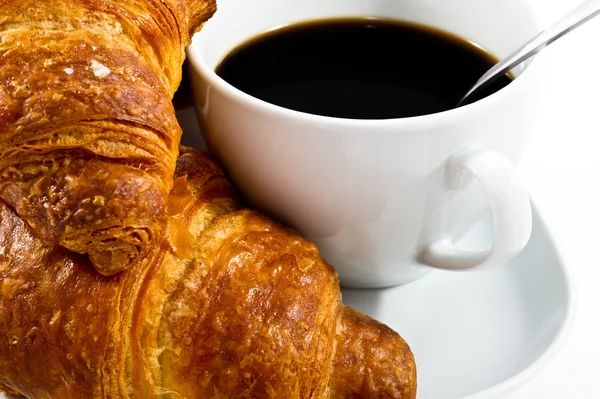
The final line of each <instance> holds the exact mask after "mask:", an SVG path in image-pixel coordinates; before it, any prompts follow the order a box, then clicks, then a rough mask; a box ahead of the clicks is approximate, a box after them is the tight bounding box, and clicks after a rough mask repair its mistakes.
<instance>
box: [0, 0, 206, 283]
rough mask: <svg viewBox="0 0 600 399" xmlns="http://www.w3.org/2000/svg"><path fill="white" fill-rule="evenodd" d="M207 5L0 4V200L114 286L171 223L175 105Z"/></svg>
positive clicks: (138, 1)
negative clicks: (113, 277)
mask: <svg viewBox="0 0 600 399" xmlns="http://www.w3.org/2000/svg"><path fill="white" fill-rule="evenodd" d="M215 7H216V6H215V2H214V0H129V1H109V0H0V198H1V199H3V200H4V201H5V202H7V203H8V204H10V205H11V206H12V207H13V208H14V209H15V210H16V211H17V213H18V214H19V215H20V216H21V218H23V219H24V220H25V221H26V222H27V223H28V224H29V225H30V226H31V227H33V228H34V230H35V231H36V232H37V233H38V234H39V236H40V237H41V238H42V239H43V240H44V241H45V242H46V243H48V244H53V245H54V244H60V245H62V246H64V247H66V248H68V249H70V250H72V251H75V252H79V253H86V254H88V255H89V256H90V259H91V261H92V263H93V264H94V266H95V267H96V268H97V269H98V271H100V272H101V273H102V274H105V275H111V274H114V273H117V272H119V271H121V270H124V269H126V268H128V267H131V265H133V264H134V263H135V262H137V261H140V260H142V259H144V257H145V255H146V253H147V248H150V247H152V246H154V245H156V244H157V243H158V241H160V239H161V238H162V236H163V235H164V230H165V228H166V222H167V220H166V219H167V210H166V207H167V204H166V200H167V196H168V194H169V191H170V189H171V187H172V177H173V172H174V168H175V162H176V159H177V151H178V145H179V141H180V137H181V129H180V128H179V126H178V124H177V120H176V118H175V113H174V111H173V106H172V104H171V98H172V96H173V93H174V92H175V90H176V89H177V87H178V85H179V82H180V80H181V65H182V63H183V60H184V58H185V46H186V45H187V44H188V43H189V41H190V37H191V34H193V33H194V32H195V31H196V30H197V29H199V28H200V26H201V25H202V23H203V22H204V21H205V20H206V19H208V18H209V17H210V16H211V15H212V13H213V12H214V11H215Z"/></svg>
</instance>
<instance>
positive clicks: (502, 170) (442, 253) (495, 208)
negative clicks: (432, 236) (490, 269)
mask: <svg viewBox="0 0 600 399" xmlns="http://www.w3.org/2000/svg"><path fill="white" fill-rule="evenodd" d="M469 175H471V176H473V177H474V178H475V179H477V180H478V181H479V183H480V184H481V187H482V188H483V190H484V192H485V193H486V195H487V198H488V201H489V203H490V206H491V210H492V216H493V223H494V239H493V243H492V247H491V248H490V249H489V250H487V251H482V252H474V251H464V250H460V249H458V248H457V247H456V246H455V245H454V244H453V243H452V241H451V239H450V238H442V239H440V240H437V241H435V242H433V243H432V244H429V245H428V246H426V247H425V248H423V249H422V250H421V252H420V262H421V263H423V264H426V265H428V266H433V267H436V268H439V269H451V270H461V269H470V268H474V267H482V266H485V265H488V264H491V263H496V262H498V261H503V260H507V259H510V258H512V257H513V256H515V255H517V254H518V253H519V252H521V251H522V250H523V248H525V246H526V245H527V242H528V241H529V237H530V235H531V228H532V225H531V224H532V215H531V203H530V201H529V195H528V194H527V191H526V190H525V188H524V186H523V185H522V183H521V182H520V180H519V178H518V177H517V173H516V170H515V167H514V166H513V165H512V163H511V162H510V161H509V160H508V159H506V157H504V156H503V155H501V154H500V153H498V152H496V151H490V150H477V149H467V150H463V151H460V152H458V153H457V154H455V155H452V156H451V157H450V158H449V159H448V161H447V162H446V165H445V167H444V169H443V176H442V178H443V184H444V186H445V188H446V189H447V190H461V189H464V188H466V187H465V186H466V179H465V177H468V176H469Z"/></svg>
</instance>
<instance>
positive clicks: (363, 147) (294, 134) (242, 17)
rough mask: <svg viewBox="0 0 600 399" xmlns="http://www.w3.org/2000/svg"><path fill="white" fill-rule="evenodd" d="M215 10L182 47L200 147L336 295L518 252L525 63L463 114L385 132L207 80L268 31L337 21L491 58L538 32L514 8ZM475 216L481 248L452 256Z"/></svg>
mask: <svg viewBox="0 0 600 399" xmlns="http://www.w3.org/2000/svg"><path fill="white" fill-rule="evenodd" d="M218 6H219V9H218V11H217V13H216V14H215V16H214V17H213V18H212V19H211V20H210V21H209V22H208V23H207V24H206V25H205V27H204V28H203V30H202V31H201V32H200V33H198V34H197V35H195V37H194V38H193V42H192V44H191V46H190V47H189V49H188V56H189V60H190V64H191V81H192V85H193V89H194V96H195V101H196V111H197V115H198V117H199V121H200V126H201V129H202V132H203V136H204V140H205V142H206V143H207V145H208V148H209V149H211V150H212V151H213V152H214V153H215V154H216V155H217V157H218V159H219V160H220V161H221V163H222V164H223V166H224V167H225V169H226V170H227V172H228V173H229V175H230V177H231V178H232V179H233V181H234V183H235V184H236V185H237V187H238V188H239V189H240V190H241V192H242V194H243V195H244V196H245V197H246V198H247V199H248V200H249V201H250V203H251V204H252V205H254V206H256V207H257V208H258V209H260V210H263V211H266V212H268V213H269V214H271V215H273V216H274V217H276V218H278V219H279V220H282V221H283V222H285V223H287V224H289V225H291V226H293V227H295V228H297V229H298V230H299V231H300V232H301V233H302V234H304V235H305V236H306V237H307V238H309V239H310V240H312V241H313V242H315V243H316V244H317V245H318V247H319V249H320V251H321V253H322V254H323V256H324V257H325V259H326V260H327V261H328V262H329V263H331V264H332V265H334V266H335V267H336V268H337V270H338V272H339V275H340V281H341V283H342V285H343V286H346V287H365V288H372V287H385V286H393V285H398V284H403V283H406V282H409V281H412V280H414V279H416V278H418V277H420V276H423V275H424V274H425V273H427V271H429V270H432V269H431V267H434V268H441V269H454V270H456V269H472V268H481V267H483V266H487V265H491V264H495V263H499V262H501V261H503V260H506V259H507V258H510V257H512V256H514V255H516V254H517V253H519V252H520V251H521V250H522V249H523V248H524V247H525V245H526V244H527V241H528V240H529V236H530V232H531V207H530V203H529V198H528V195H527V193H526V191H525V189H524V188H523V186H522V184H521V183H520V182H519V179H518V177H517V175H516V172H515V168H514V166H513V165H514V163H515V162H517V161H518V159H519V157H520V155H521V153H522V151H523V150H524V148H525V146H526V143H527V141H528V137H529V133H530V131H531V130H532V127H533V125H534V123H535V120H536V113H537V112H536V111H537V104H538V102H539V99H540V97H541V95H542V94H541V93H542V88H543V85H542V80H543V78H542V74H541V69H540V68H539V65H538V64H539V63H538V62H536V61H535V60H534V61H533V62H531V63H530V64H529V65H527V66H523V67H520V68H518V69H517V70H516V71H514V73H515V75H517V78H516V79H515V81H514V82H512V83H511V84H510V85H509V86H507V87H506V88H504V89H502V90H500V91H499V92H497V93H495V94H493V95H492V96H489V97H487V98H485V99H483V100H481V101H479V102H477V103H475V104H472V105H468V106H465V107H462V108H459V109H454V110H450V111H446V112H442V113H438V114H432V115H426V116H419V117H413V118H402V119H388V120H352V119H340V118H330V117H323V116H316V115H310V114H306V113H301V112H296V111H292V110H289V109H285V108H281V107H278V106H275V105H271V104H268V103H266V102H263V101H261V100H258V99H256V98H254V97H251V96H249V95H247V94H244V93H243V92H241V91H239V90H237V89H235V88H234V87H232V86H231V85H229V84H228V83H226V82H225V81H223V80H222V79H221V78H220V77H218V76H217V75H216V74H215V73H214V68H215V67H216V66H217V65H218V63H219V62H220V61H221V60H222V59H223V58H224V57H225V56H226V55H227V54H228V52H229V51H230V50H232V49H233V48H235V47H236V46H237V45H238V44H240V43H242V42H244V41H245V40H246V39H248V38H251V37H253V36H255V35H257V34H260V33H262V32H264V31H266V30H268V29H271V28H273V27H277V26H280V25H283V24H289V23H293V22H298V21H305V20H311V19H320V18H327V17H343V16H372V17H384V18H396V19H402V20H409V21H415V22H419V23H423V24H426V25H431V26H435V27H438V28H441V29H444V30H446V31H450V32H453V33H455V34H458V35H459V36H461V37H463V38H466V39H469V40H471V41H473V42H475V43H477V44H479V45H481V46H483V47H484V48H485V49H487V50H488V51H489V52H491V53H492V54H493V55H495V56H497V57H502V56H505V55H507V54H508V53H510V52H511V50H513V49H514V48H516V47H517V46H518V45H519V44H521V43H522V42H524V41H525V40H526V39H528V38H530V37H531V36H533V35H534V34H535V33H536V32H538V31H539V29H540V27H539V26H538V23H537V21H536V19H535V17H534V15H533V12H532V10H531V9H530V7H529V6H528V4H527V2H526V1H525V0H503V1H497V0H277V1H273V0H222V1H220V2H219V4H218ZM356 56H357V57H360V56H361V55H360V53H357V54H356ZM447 62H448V63H450V62H453V60H447ZM439 67H440V68H444V65H443V64H442V65H439ZM486 210H491V213H492V215H493V222H494V225H493V230H494V231H493V237H494V238H493V242H492V243H490V248H489V249H483V250H478V251H467V250H464V249H461V248H457V247H456V246H455V245H454V242H455V241H456V240H457V239H458V238H460V237H461V236H462V235H464V234H465V233H466V232H467V231H468V230H469V229H470V228H471V227H472V226H473V225H474V224H475V223H476V222H477V221H478V220H479V219H480V218H481V217H482V216H483V215H484V214H485V213H486Z"/></svg>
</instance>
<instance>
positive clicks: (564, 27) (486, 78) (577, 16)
mask: <svg viewBox="0 0 600 399" xmlns="http://www.w3.org/2000/svg"><path fill="white" fill-rule="evenodd" d="M598 15H600V0H587V1H584V2H583V3H582V4H581V5H580V6H579V7H577V8H575V9H574V10H572V11H571V12H569V13H568V14H566V15H565V16H563V17H562V18H561V19H559V20H558V21H556V22H555V23H554V24H552V25H551V26H550V27H549V28H547V29H545V30H543V31H542V32H540V33H539V34H538V35H537V36H535V37H533V38H532V39H531V40H529V41H528V42H527V43H525V44H523V45H522V46H521V47H519V48H518V49H516V50H515V51H514V52H513V53H512V54H510V55H508V56H507V57H505V58H504V59H502V60H501V61H499V62H498V63H497V64H496V65H494V66H493V67H492V68H490V70H488V71H487V72H486V73H485V75H483V76H482V77H481V78H479V80H478V81H477V82H476V83H475V85H474V86H473V87H471V89H470V90H469V91H468V92H467V94H465V95H464V96H463V98H461V100H460V101H459V102H458V106H461V105H462V104H464V103H465V100H467V99H468V98H469V97H470V96H471V95H472V94H474V93H475V92H477V91H478V90H479V89H480V88H481V87H482V86H484V85H485V84H486V83H489V82H491V81H492V80H494V79H496V78H498V77H500V76H502V75H505V74H506V73H508V72H509V71H510V70H511V69H513V68H514V67H516V66H517V65H519V64H520V63H522V62H523V61H526V60H527V59H529V58H531V57H533V56H534V55H536V54H537V53H539V52H540V51H542V50H543V49H544V48H546V47H547V46H549V45H550V44H552V43H554V42H555V41H556V40H558V39H560V38H561V37H563V36H564V35H566V34H567V33H569V32H571V31H573V30H574V29H575V28H577V27H579V26H581V25H583V24H584V23H586V22H587V21H589V20H590V19H592V18H594V17H596V16H598Z"/></svg>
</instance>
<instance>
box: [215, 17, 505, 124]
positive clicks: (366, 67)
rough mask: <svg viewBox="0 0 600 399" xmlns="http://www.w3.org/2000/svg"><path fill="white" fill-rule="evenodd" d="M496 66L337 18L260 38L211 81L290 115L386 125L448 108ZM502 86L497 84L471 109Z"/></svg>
mask: <svg viewBox="0 0 600 399" xmlns="http://www.w3.org/2000/svg"><path fill="white" fill-rule="evenodd" d="M496 62H497V60H496V59H495V58H494V57H493V56H491V55H490V54H488V53H486V52H485V51H484V50H482V49H481V48H480V47H478V46H476V45H475V44H473V43H471V42H469V41H467V40H465V39H462V38H460V37H457V36H455V35H452V34H450V33H446V32H443V31H440V30H437V29H434V28H430V27H426V26H422V25H416V24H412V23H407V22H401V21H393V20H382V19H370V18H344V19H328V20H319V21H310V22H304V23H299V24H293V25H289V26H285V27H283V28H279V29H275V30H272V31H269V32H266V33H264V34H262V35H260V36H258V37H255V38H253V39H250V40H248V41H247V42H245V43H243V44H241V45H240V46H238V47H237V48H235V49H234V50H233V51H232V52H231V53H229V54H228V55H227V56H226V57H225V59H224V60H223V61H222V62H221V63H220V64H219V65H218V67H217V69H216V73H217V74H218V75H219V76H221V77H222V78H223V79H224V80H226V81H227V82H229V83H230V84H232V85H233V86H235V87H237V88H238V89H240V90H242V91H244V92H246V93H248V94H250V95H252V96H254V97H257V98H260V99H262V100H264V101H267V102H269V103H272V104H276V105H280V106H282V107H286V108H290V109H293V110H297V111H303V112H307V113H311V114H317V115H325V116H334V117H341V118H353V119H388V118H402V117H408V116H418V115H424V114H432V113H436V112H440V111H445V110H448V109H451V108H454V107H455V106H456V104H457V103H458V101H459V100H460V98H461V97H462V96H463V95H464V94H465V93H466V92H467V90H468V89H469V88H470V87H471V86H472V85H473V84H474V83H475V82H476V81H477V79H479V77H481V75H483V74H484V72H485V71H487V70H488V69H489V68H490V67H491V66H492V65H494V64H495V63H496ZM510 81H511V80H510V78H509V77H503V78H501V79H498V80H497V81H495V82H494V83H492V84H490V85H489V86H487V87H486V88H485V89H483V90H482V91H481V92H480V93H479V95H478V96H477V97H478V98H475V99H474V100H473V101H476V100H478V99H481V98H483V97H486V96H488V95H490V94H492V93H494V92H496V91H498V90H500V89H501V88H503V87H504V86H506V85H507V84H509V83H510Z"/></svg>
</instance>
